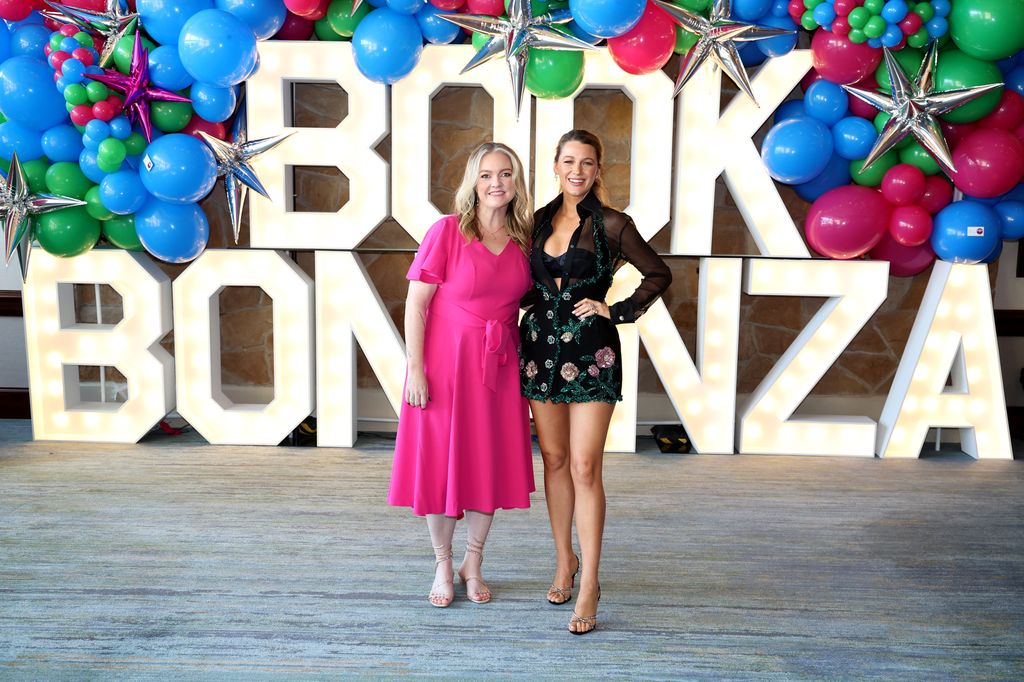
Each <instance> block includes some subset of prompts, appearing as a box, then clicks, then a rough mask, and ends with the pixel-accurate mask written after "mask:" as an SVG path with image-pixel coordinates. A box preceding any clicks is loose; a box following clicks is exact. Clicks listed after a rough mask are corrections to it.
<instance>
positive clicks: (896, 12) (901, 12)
mask: <svg viewBox="0 0 1024 682" xmlns="http://www.w3.org/2000/svg"><path fill="white" fill-rule="evenodd" d="M909 11H910V8H909V7H907V3H906V2H904V0H889V2H887V3H885V6H884V7H882V18H883V19H885V22H886V23H887V24H898V23H900V22H901V21H903V19H904V18H905V17H906V16H907V12H909Z"/></svg>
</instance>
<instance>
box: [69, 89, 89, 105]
mask: <svg viewBox="0 0 1024 682" xmlns="http://www.w3.org/2000/svg"><path fill="white" fill-rule="evenodd" d="M64 101H66V102H67V103H68V104H70V105H72V106H74V105H76V104H85V103H86V102H88V101H89V91H88V90H86V89H85V86H84V85H82V84H81V83H72V84H70V85H68V86H66V87H65V88H64Z"/></svg>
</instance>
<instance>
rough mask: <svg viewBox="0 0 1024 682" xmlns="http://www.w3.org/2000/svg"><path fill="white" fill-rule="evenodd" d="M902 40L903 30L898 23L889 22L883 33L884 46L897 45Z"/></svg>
mask: <svg viewBox="0 0 1024 682" xmlns="http://www.w3.org/2000/svg"><path fill="white" fill-rule="evenodd" d="M901 40H903V31H901V30H900V27H899V26H898V25H897V24H889V25H888V26H886V27H885V33H883V34H882V46H883V47H896V46H897V45H899V44H900V41H901Z"/></svg>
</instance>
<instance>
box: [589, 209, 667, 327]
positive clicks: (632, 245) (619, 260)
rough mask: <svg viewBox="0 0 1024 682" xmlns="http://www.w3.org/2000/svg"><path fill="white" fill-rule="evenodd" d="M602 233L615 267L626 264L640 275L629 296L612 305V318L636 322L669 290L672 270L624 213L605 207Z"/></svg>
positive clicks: (615, 321) (623, 322) (618, 322)
mask: <svg viewBox="0 0 1024 682" xmlns="http://www.w3.org/2000/svg"><path fill="white" fill-rule="evenodd" d="M605 233H606V234H607V236H608V246H609V248H610V249H611V255H612V259H613V261H614V263H615V266H614V267H615V269H616V270H618V269H619V267H621V266H622V265H623V264H625V263H629V264H630V265H632V266H633V267H635V268H636V269H637V270H639V271H640V274H641V275H642V276H643V280H642V281H641V282H640V285H639V286H638V287H637V288H636V291H634V292H633V295H632V296H630V297H629V298H627V299H626V300H624V301H619V302H618V303H616V304H614V305H612V306H611V308H610V311H609V312H610V314H611V321H612V322H613V323H614V324H628V323H630V322H635V321H636V319H637V318H638V317H640V316H641V315H643V314H644V313H645V312H647V309H648V308H649V307H650V306H651V304H652V303H654V302H655V301H657V300H658V297H659V296H661V295H662V294H663V293H665V290H666V289H668V286H669V284H671V283H672V271H671V270H669V267H668V265H666V264H665V261H663V260H662V259H661V256H659V255H658V254H657V253H656V252H655V251H654V249H652V248H651V247H650V245H649V244H648V243H647V240H645V239H644V238H643V236H642V235H641V234H640V232H639V231H638V230H637V229H636V225H634V224H633V219H632V218H630V217H629V216H628V215H626V214H625V213H619V212H618V211H608V210H606V212H605Z"/></svg>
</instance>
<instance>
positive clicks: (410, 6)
mask: <svg viewBox="0 0 1024 682" xmlns="http://www.w3.org/2000/svg"><path fill="white" fill-rule="evenodd" d="M385 4H386V5H387V7H388V9H390V10H393V11H395V12H398V13H399V14H416V13H417V12H419V11H420V10H421V9H423V6H424V5H425V4H427V0H387V2H386V3H385Z"/></svg>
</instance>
